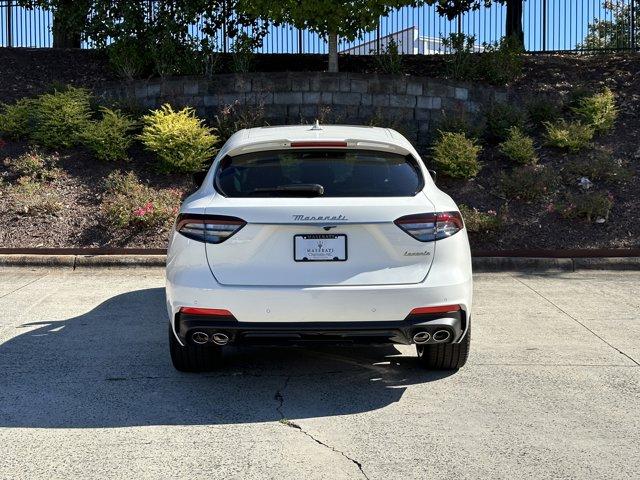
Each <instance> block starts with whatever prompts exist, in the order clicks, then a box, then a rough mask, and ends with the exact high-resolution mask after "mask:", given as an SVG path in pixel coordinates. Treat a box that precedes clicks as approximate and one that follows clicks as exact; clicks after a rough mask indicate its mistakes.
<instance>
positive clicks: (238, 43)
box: [231, 32, 255, 73]
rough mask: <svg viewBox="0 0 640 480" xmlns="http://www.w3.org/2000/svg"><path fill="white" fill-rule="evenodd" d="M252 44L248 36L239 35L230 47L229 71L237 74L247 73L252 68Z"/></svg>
mask: <svg viewBox="0 0 640 480" xmlns="http://www.w3.org/2000/svg"><path fill="white" fill-rule="evenodd" d="M253 47H254V43H253V40H252V39H251V37H250V36H249V35H247V34H246V33H244V32H243V33H240V34H238V35H237V36H236V38H235V41H234V42H233V45H232V46H231V69H232V70H233V71H234V72H237V73H247V72H250V71H251V70H252V68H253V62H254V60H255V53H253Z"/></svg>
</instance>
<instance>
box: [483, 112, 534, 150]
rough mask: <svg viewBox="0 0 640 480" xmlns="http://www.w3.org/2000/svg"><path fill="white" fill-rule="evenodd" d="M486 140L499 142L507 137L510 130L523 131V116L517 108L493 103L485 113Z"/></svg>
mask: <svg viewBox="0 0 640 480" xmlns="http://www.w3.org/2000/svg"><path fill="white" fill-rule="evenodd" d="M486 118H487V126H486V134H487V138H488V139H489V140H491V141H497V142H501V141H503V140H506V138H507V137H508V136H509V131H510V130H511V128H513V127H516V128H518V129H519V130H521V131H522V130H524V127H525V115H524V113H523V112H522V110H520V109H519V108H517V107H514V106H513V105H510V104H508V103H494V104H493V105H492V106H491V107H490V108H489V110H488V111H487V113H486Z"/></svg>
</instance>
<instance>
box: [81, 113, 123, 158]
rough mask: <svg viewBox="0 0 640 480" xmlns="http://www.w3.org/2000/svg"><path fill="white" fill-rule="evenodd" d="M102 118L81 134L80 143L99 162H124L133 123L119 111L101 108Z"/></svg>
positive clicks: (88, 126) (90, 124) (89, 125)
mask: <svg viewBox="0 0 640 480" xmlns="http://www.w3.org/2000/svg"><path fill="white" fill-rule="evenodd" d="M100 110H101V112H102V118H101V119H100V120H98V121H97V122H91V123H89V124H88V125H87V127H86V128H85V130H84V132H82V143H83V144H84V146H85V147H87V148H88V149H89V150H91V152H93V153H94V155H95V156H96V158H98V159H99V160H112V161H116V160H126V159H127V150H128V149H129V147H130V146H131V141H132V140H133V139H132V137H131V130H133V127H134V125H135V123H134V122H133V120H131V119H130V118H129V117H127V116H126V115H123V114H122V112H120V110H111V109H109V108H104V107H103V108H101V109H100Z"/></svg>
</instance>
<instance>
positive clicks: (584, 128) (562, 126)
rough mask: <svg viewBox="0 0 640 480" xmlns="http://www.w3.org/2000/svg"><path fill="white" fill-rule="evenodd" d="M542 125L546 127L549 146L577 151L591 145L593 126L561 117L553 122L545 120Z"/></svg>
mask: <svg viewBox="0 0 640 480" xmlns="http://www.w3.org/2000/svg"><path fill="white" fill-rule="evenodd" d="M544 126H545V128H546V129H547V133H546V137H547V145H549V146H551V147H556V148H561V149H563V150H569V151H570V152H579V151H580V150H583V149H584V148H587V147H588V146H589V145H591V141H592V140H593V134H594V130H593V127H591V126H590V125H584V124H582V123H580V122H567V121H566V120H564V119H563V120H559V121H558V122H555V123H550V122H545V124H544Z"/></svg>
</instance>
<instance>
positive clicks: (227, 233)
mask: <svg viewBox="0 0 640 480" xmlns="http://www.w3.org/2000/svg"><path fill="white" fill-rule="evenodd" d="M246 224H247V222H245V221H244V220H242V219H240V218H236V217H227V216H222V215H199V214H193V213H181V214H180V215H178V219H177V220H176V231H177V232H178V233H180V234H182V235H184V236H185V237H187V238H191V239H192V240H197V241H199V242H206V243H222V242H224V241H225V240H226V239H227V238H229V237H231V236H232V235H234V234H235V233H237V232H238V231H239V230H240V229H241V228H242V227H244V226H245V225H246Z"/></svg>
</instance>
